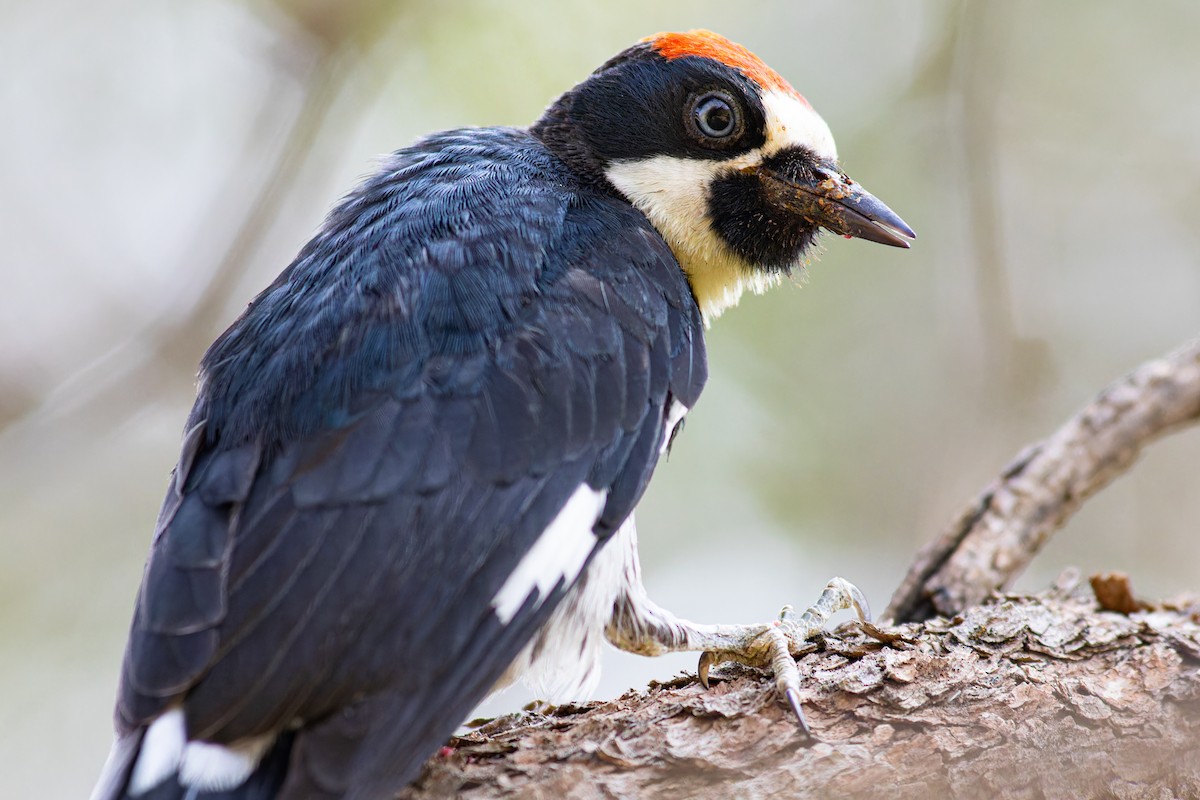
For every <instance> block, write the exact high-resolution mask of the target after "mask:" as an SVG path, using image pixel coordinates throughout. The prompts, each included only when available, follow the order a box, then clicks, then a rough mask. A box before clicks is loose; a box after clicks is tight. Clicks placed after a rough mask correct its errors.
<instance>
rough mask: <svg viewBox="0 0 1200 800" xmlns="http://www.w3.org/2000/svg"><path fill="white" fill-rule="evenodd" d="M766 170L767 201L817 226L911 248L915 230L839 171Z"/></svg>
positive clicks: (824, 167)
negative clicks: (910, 243)
mask: <svg viewBox="0 0 1200 800" xmlns="http://www.w3.org/2000/svg"><path fill="white" fill-rule="evenodd" d="M796 172H798V175H796V174H791V173H793V170H788V169H778V170H776V169H771V168H763V169H762V170H761V171H760V172H759V175H760V177H761V179H762V186H763V191H764V192H766V194H767V200H768V201H769V202H770V203H771V204H772V205H774V206H776V207H778V208H780V209H782V210H785V211H787V212H789V213H792V214H796V215H797V216H801V217H804V218H805V219H807V220H809V221H810V222H812V223H813V224H815V225H820V226H821V227H823V228H825V229H827V230H830V231H832V232H833V233H837V234H841V235H842V236H845V237H847V238H849V237H856V238H859V239H866V240H868V241H871V242H878V243H879V244H886V245H890V246H892V247H908V246H909V245H908V243H909V242H910V241H912V240H913V239H915V238H917V234H916V233H914V232H913V229H912V228H910V227H908V225H907V224H906V223H905V222H904V220H902V219H900V217H898V216H896V214H895V212H894V211H892V210H891V209H890V208H888V207H887V206H885V205H884V204H883V203H882V202H881V201H880V200H879V199H878V198H876V197H875V195H873V194H871V193H870V192H868V191H867V190H866V189H864V188H862V187H861V186H859V185H858V184H857V183H855V182H854V181H852V180H851V179H850V178H849V177H848V176H847V175H846V174H844V173H843V172H841V171H840V170H838V169H837V168H835V167H832V166H828V165H822V166H820V167H817V168H816V169H805V170H802V171H796Z"/></svg>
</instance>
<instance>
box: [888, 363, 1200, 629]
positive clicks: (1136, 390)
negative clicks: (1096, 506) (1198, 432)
mask: <svg viewBox="0 0 1200 800" xmlns="http://www.w3.org/2000/svg"><path fill="white" fill-rule="evenodd" d="M1198 420H1200V339H1197V340H1195V341H1193V342H1190V343H1189V344H1187V345H1186V346H1184V347H1182V348H1180V349H1179V350H1177V351H1175V352H1174V353H1171V354H1169V355H1167V356H1165V357H1164V358H1161V359H1157V360H1154V361H1150V362H1147V363H1145V364H1143V365H1142V366H1140V367H1138V368H1137V369H1136V370H1134V371H1133V372H1131V373H1130V374H1129V375H1127V376H1126V377H1124V378H1122V379H1121V380H1119V381H1117V382H1115V383H1113V384H1111V385H1110V386H1109V387H1108V388H1106V389H1105V390H1104V391H1102V392H1101V393H1100V395H1099V396H1098V397H1097V398H1096V399H1095V400H1094V401H1093V402H1092V403H1090V404H1089V405H1087V406H1085V407H1084V408H1083V409H1082V410H1080V411H1079V413H1077V414H1076V415H1075V416H1073V417H1071V419H1069V420H1068V421H1067V422H1066V424H1064V425H1063V426H1062V427H1061V428H1059V429H1058V430H1057V431H1056V432H1055V433H1054V434H1053V435H1052V436H1050V437H1049V438H1047V439H1045V440H1043V441H1041V442H1039V443H1037V444H1035V445H1032V446H1030V447H1028V448H1026V449H1025V450H1024V451H1023V452H1022V453H1021V454H1020V455H1018V456H1017V458H1016V459H1015V460H1014V461H1013V463H1012V464H1010V465H1009V467H1008V468H1007V469H1006V470H1005V471H1004V473H1003V474H1002V475H1001V476H1000V477H999V478H997V479H996V480H995V481H993V482H992V484H990V485H989V486H988V487H987V488H986V489H984V491H983V492H982V493H981V494H980V495H979V497H978V498H977V499H976V500H974V501H973V502H972V503H971V504H970V505H968V506H967V507H966V508H965V509H964V510H963V512H962V513H961V514H960V515H959V516H958V518H957V519H956V520H955V521H954V523H953V524H952V525H950V527H949V528H947V530H946V531H945V532H944V533H943V534H942V535H941V537H939V538H938V539H937V540H935V541H934V542H932V543H930V544H929V545H927V546H926V547H925V549H924V550H923V551H922V552H921V553H920V554H918V556H917V558H916V561H915V562H914V564H913V566H912V567H911V568H910V569H909V572H908V574H907V575H906V576H905V578H904V580H903V581H902V583H901V585H900V588H898V589H897V590H896V593H895V594H894V595H893V596H892V602H891V604H890V605H889V607H888V609H887V611H886V612H884V618H885V619H887V618H890V619H894V620H897V621H902V622H903V621H920V620H925V619H928V618H930V617H932V616H934V615H935V614H941V615H945V616H952V615H954V614H958V613H961V612H962V610H963V609H965V608H967V607H969V606H972V605H974V604H976V603H978V602H980V601H981V600H983V599H984V598H985V597H987V596H988V595H989V594H990V593H991V592H993V591H996V590H998V589H1002V588H1004V587H1006V586H1008V585H1009V583H1010V582H1011V581H1012V580H1013V579H1014V578H1016V576H1017V575H1019V574H1020V573H1021V571H1022V570H1024V568H1025V567H1026V566H1027V565H1028V564H1029V562H1030V560H1032V559H1033V557H1034V555H1035V554H1036V553H1037V552H1038V551H1039V550H1040V549H1041V548H1042V546H1043V545H1044V544H1045V543H1046V541H1047V540H1048V539H1049V538H1050V536H1051V534H1053V533H1054V532H1055V531H1057V530H1058V529H1059V528H1061V527H1062V526H1063V524H1064V523H1066V521H1067V519H1068V518H1069V517H1070V516H1071V515H1072V514H1074V513H1075V511H1076V510H1077V509H1078V508H1079V506H1080V505H1081V504H1082V503H1083V501H1084V500H1085V499H1086V498H1087V497H1088V496H1089V495H1091V494H1093V493H1094V492H1097V491H1099V490H1100V489H1102V488H1104V487H1105V486H1107V485H1108V484H1109V482H1111V481H1112V480H1113V479H1114V478H1116V477H1117V476H1118V475H1120V474H1122V473H1123V472H1125V471H1126V470H1127V469H1128V468H1129V467H1130V466H1131V465H1132V464H1133V462H1134V461H1135V460H1136V459H1137V457H1138V455H1139V454H1140V453H1141V450H1142V448H1143V447H1145V446H1146V445H1147V444H1149V443H1150V442H1151V441H1153V440H1154V439H1157V438H1158V437H1160V436H1162V435H1164V434H1166V433H1169V432H1171V431H1173V430H1175V429H1177V428H1180V427H1183V426H1185V425H1188V424H1192V423H1195V422H1197V421H1198Z"/></svg>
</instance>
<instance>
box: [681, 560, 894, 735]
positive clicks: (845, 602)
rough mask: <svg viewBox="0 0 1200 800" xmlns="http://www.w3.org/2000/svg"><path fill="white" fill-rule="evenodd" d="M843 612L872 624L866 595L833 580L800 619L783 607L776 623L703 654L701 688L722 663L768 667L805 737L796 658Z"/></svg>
mask: <svg viewBox="0 0 1200 800" xmlns="http://www.w3.org/2000/svg"><path fill="white" fill-rule="evenodd" d="M844 609H853V610H854V612H855V613H856V614H857V615H858V618H859V619H860V620H861V621H863V622H870V621H871V609H870V606H869V605H868V604H867V598H866V596H865V595H863V593H862V592H861V591H860V590H859V588H858V587H857V586H855V585H854V584H852V583H850V582H849V581H847V580H845V579H844V578H834V579H833V580H831V581H830V582H829V583H828V584H826V586H825V589H824V590H823V591H822V592H821V596H820V597H819V598H818V599H817V602H815V603H813V604H812V605H811V606H810V607H809V608H807V609H805V611H804V613H802V614H800V615H799V616H797V615H796V613H795V609H794V608H792V606H790V605H786V606H784V607H783V608H782V609H781V610H780V612H779V619H778V620H777V621H776V622H773V623H771V624H769V625H766V626H762V627H759V628H757V629H754V628H751V629H748V630H747V631H746V635H745V636H744V638H743V639H742V641H740V642H738V643H737V645H738V646H737V647H735V648H731V649H729V650H720V651H717V650H705V651H704V652H702V653H701V654H700V663H699V665H698V666H697V668H696V672H697V676H698V677H699V679H700V685H702V686H703V687H704V688H705V689H707V688H708V686H709V683H708V672H709V669H710V668H711V667H712V665H713V664H717V663H719V662H721V661H739V662H741V663H744V664H749V665H750V666H756V667H768V668H770V670H771V671H772V673H773V674H774V675H775V688H776V691H777V692H778V693H779V696H780V698H782V699H784V700H786V701H787V704H788V705H789V706H790V707H791V709H792V712H793V713H794V714H795V715H796V721H797V723H798V724H799V725H800V727H801V728H802V729H803V730H804V732H805V734H810V730H809V727H808V721H807V720H806V719H805V717H804V710H803V708H802V707H801V705H800V696H801V694H800V670H799V668H797V666H796V659H795V656H797V655H799V654H801V653H802V652H803V651H804V646H805V644H806V643H807V642H808V640H810V639H812V638H813V637H814V636H816V635H817V634H819V633H820V632H821V631H822V630H824V625H825V622H826V620H827V619H828V618H829V616H830V615H831V614H833V613H835V612H837V611H842V610H844Z"/></svg>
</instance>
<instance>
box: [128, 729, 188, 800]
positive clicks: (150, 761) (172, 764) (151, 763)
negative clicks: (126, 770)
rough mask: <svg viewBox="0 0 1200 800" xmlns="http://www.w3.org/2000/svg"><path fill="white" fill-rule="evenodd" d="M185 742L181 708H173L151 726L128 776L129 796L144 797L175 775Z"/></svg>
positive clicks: (185, 733)
mask: <svg viewBox="0 0 1200 800" xmlns="http://www.w3.org/2000/svg"><path fill="white" fill-rule="evenodd" d="M186 743H187V732H186V731H185V730H184V726H183V709H181V708H173V709H171V710H170V711H168V712H167V713H165V714H163V715H162V716H161V717H159V718H158V719H156V720H154V722H152V723H150V727H149V728H147V729H146V735H145V736H143V737H142V747H141V751H140V752H139V753H138V757H137V762H136V763H135V764H134V765H133V773H132V774H131V775H130V776H129V793H130V794H131V795H133V796H134V797H136V796H138V795H139V794H145V793H146V792H148V791H150V790H151V789H153V788H154V787H155V786H158V785H159V784H160V783H162V782H163V781H165V780H166V779H167V778H169V777H171V776H172V775H174V774H175V773H176V772H177V771H178V770H179V762H180V761H182V760H183V747H184V745H185V744H186Z"/></svg>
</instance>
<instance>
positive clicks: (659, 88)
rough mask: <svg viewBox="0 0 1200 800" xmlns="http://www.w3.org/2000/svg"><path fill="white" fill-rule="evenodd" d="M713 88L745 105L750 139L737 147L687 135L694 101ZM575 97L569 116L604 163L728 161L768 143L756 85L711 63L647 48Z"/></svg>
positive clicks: (609, 66) (622, 59) (606, 68)
mask: <svg viewBox="0 0 1200 800" xmlns="http://www.w3.org/2000/svg"><path fill="white" fill-rule="evenodd" d="M713 89H719V90H723V91H725V92H728V93H729V94H730V95H732V96H733V97H734V98H736V99H737V100H738V101H739V103H740V105H741V108H742V112H743V114H744V115H745V122H746V126H745V130H746V133H745V134H744V135H743V137H742V139H741V141H740V142H739V144H738V146H737V147H734V148H731V149H724V150H719V151H715V150H710V149H707V148H704V147H701V146H700V145H698V144H696V143H695V142H694V141H693V140H692V139H691V138H690V137H688V136H687V134H686V132H685V129H684V109H685V108H686V106H687V102H688V99H689V98H690V97H692V96H693V95H695V94H698V93H702V92H705V91H711V90H713ZM571 94H573V95H574V97H572V103H571V106H572V107H571V116H572V117H573V119H574V121H575V123H576V124H577V125H579V126H580V129H581V130H582V132H583V134H584V136H585V137H586V138H587V139H588V143H589V145H590V147H591V148H592V149H593V151H594V152H595V153H596V154H597V155H598V156H600V158H601V159H602V160H603V161H605V162H612V161H618V160H626V159H639V158H647V157H649V156H655V155H677V156H686V157H691V158H709V159H727V158H729V157H731V156H733V155H736V154H738V153H742V152H746V151H748V150H752V149H754V148H756V147H761V146H762V145H763V143H764V142H765V141H766V135H765V128H766V111H765V110H764V108H763V104H762V98H761V96H760V94H759V90H758V86H757V84H755V83H754V82H753V81H751V80H750V79H749V78H747V77H746V76H745V75H743V74H742V73H741V72H739V71H738V70H736V69H734V68H732V67H727V66H725V65H724V64H720V63H718V62H715V61H713V60H711V59H707V58H702V57H698V56H685V57H683V58H675V59H666V58H664V57H663V56H662V55H661V54H659V53H658V52H657V51H656V50H654V49H653V48H652V47H651V46H650V45H649V44H641V45H636V46H634V47H631V48H629V49H628V50H626V51H624V52H622V53H620V54H618V55H617V56H615V57H614V58H612V59H610V60H609V61H608V62H607V63H605V64H604V65H603V66H601V67H600V68H599V69H597V70H596V71H595V72H594V73H592V75H591V77H589V78H588V79H587V80H586V81H584V82H583V83H581V84H580V85H579V86H577V87H576V88H575V90H574V91H573V92H572V93H571Z"/></svg>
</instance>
